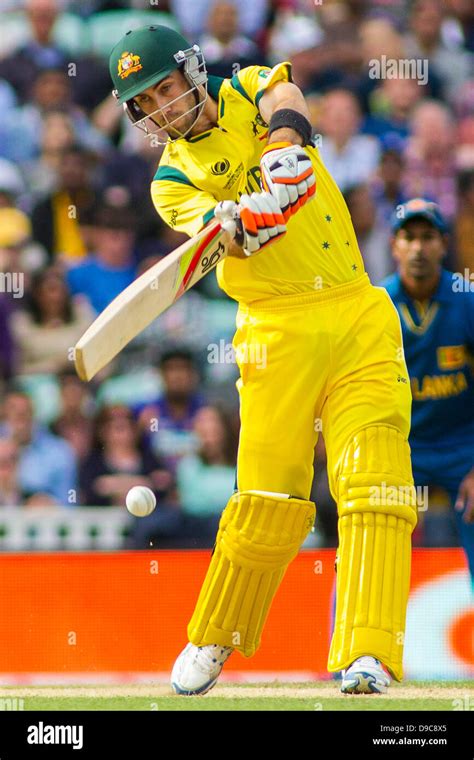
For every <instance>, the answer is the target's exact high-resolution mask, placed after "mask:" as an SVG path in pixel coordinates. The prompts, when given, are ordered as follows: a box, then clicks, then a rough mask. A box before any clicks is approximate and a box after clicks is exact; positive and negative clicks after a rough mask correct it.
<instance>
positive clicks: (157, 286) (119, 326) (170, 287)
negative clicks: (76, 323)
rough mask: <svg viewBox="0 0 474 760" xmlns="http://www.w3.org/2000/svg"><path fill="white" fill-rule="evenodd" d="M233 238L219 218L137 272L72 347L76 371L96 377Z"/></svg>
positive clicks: (212, 264) (209, 266)
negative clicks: (154, 262) (135, 277)
mask: <svg viewBox="0 0 474 760" xmlns="http://www.w3.org/2000/svg"><path fill="white" fill-rule="evenodd" d="M230 243H231V239H230V238H229V236H228V235H227V233H226V232H224V230H222V228H221V226H220V224H219V223H218V222H215V223H214V224H213V225H212V226H210V227H206V228H205V229H204V230H202V231H201V232H200V233H199V234H198V235H196V236H195V237H193V238H191V239H190V240H187V241H186V242H185V243H183V244H182V245H180V246H179V248H176V250H175V251H172V252H171V253H170V254H168V255H167V256H165V258H164V259H162V260H161V261H159V262H158V263H157V264H154V265H153V266H152V267H150V269H148V270H147V271H146V272H144V273H143V274H142V275H141V276H140V277H137V279H136V280H134V282H132V283H131V284H130V285H129V286H128V287H127V288H125V290H123V291H122V293H120V294H119V295H118V296H117V297H116V298H115V299H114V300H113V301H112V303H110V304H109V305H108V306H107V308H105V309H104V311H103V312H102V313H101V314H99V316H98V317H97V319H95V320H94V322H93V323H92V324H91V325H90V327H89V328H88V329H87V330H86V332H85V333H84V335H83V336H82V337H81V338H80V339H79V341H78V342H77V344H76V346H75V349H74V362H75V366H76V372H77V374H78V375H79V377H80V378H81V380H84V381H87V380H92V378H93V377H94V375H96V374H97V372H99V370H101V369H102V368H103V367H105V366H106V364H108V363H109V362H110V361H112V359H113V358H114V357H115V356H117V354H118V353H120V351H121V350H122V349H123V348H124V347H125V346H126V345H127V343H129V342H130V341H131V340H132V339H133V338H135V336H136V335H138V334H139V333H140V332H141V331H142V330H144V329H145V327H148V325H149V324H150V323H151V322H153V320H154V319H156V317H158V316H159V315H160V314H162V313H163V312H164V311H165V310H166V309H168V308H169V307H170V306H171V305H172V304H173V303H174V302H175V301H177V300H178V298H180V297H181V296H182V295H183V293H185V292H186V290H189V288H192V286H193V285H195V283H196V282H198V281H199V280H200V279H201V278H202V277H204V275H206V274H207V273H208V272H210V271H211V270H212V269H214V268H215V266H216V265H217V264H218V263H219V261H222V259H223V258H225V256H227V254H228V252H229V245H230Z"/></svg>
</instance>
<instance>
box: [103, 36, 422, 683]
mask: <svg viewBox="0 0 474 760" xmlns="http://www.w3.org/2000/svg"><path fill="white" fill-rule="evenodd" d="M110 72H111V76H112V79H113V82H114V86H115V95H116V97H117V99H118V100H119V102H120V103H122V104H123V106H124V109H125V110H126V112H127V114H128V116H129V117H130V119H131V120H132V122H133V123H134V124H135V125H136V126H137V127H138V128H139V129H141V130H143V131H144V133H145V134H146V135H148V136H149V137H150V139H151V140H152V142H154V143H155V144H158V143H159V142H160V141H161V142H163V140H164V139H165V138H166V145H165V148H164V151H163V154H162V158H161V161H160V164H159V167H158V170H157V172H156V175H155V178H154V180H153V182H152V186H151V193H152V197H153V201H154V203H155V206H156V209H157V211H158V213H159V214H160V216H161V217H162V218H163V219H164V221H165V222H167V223H168V224H169V225H170V226H171V227H173V228H174V229H176V230H179V231H183V232H186V233H187V234H188V235H190V236H194V235H196V234H197V233H198V232H199V231H200V230H201V229H202V228H203V227H205V226H206V225H207V224H209V222H210V221H211V220H212V221H213V222H214V220H218V221H219V222H220V224H221V226H222V227H223V228H224V229H225V230H226V231H227V232H228V233H229V235H230V236H231V237H232V238H233V243H232V247H231V250H230V255H228V256H227V257H226V258H225V259H223V261H221V262H220V263H219V264H218V267H217V277H218V281H219V284H220V286H221V287H222V288H223V290H224V291H225V292H226V293H227V294H228V295H229V296H230V297H231V298H233V299H235V300H236V301H238V303H239V309H238V314H237V330H236V334H235V337H234V342H233V345H234V348H235V352H236V357H237V363H238V366H239V370H240V377H239V379H238V381H237V389H238V392H239V396H240V417H241V432H240V441H239V451H238V458H237V479H236V486H237V489H236V491H235V492H234V493H233V494H232V495H230V498H229V501H228V503H227V506H226V507H225V509H224V511H223V513H222V516H221V520H220V525H219V529H218V533H217V537H216V542H215V547H214V551H213V553H212V557H211V560H210V564H209V568H208V571H207V574H206V577H205V579H204V583H203V586H202V589H201V592H200V594H199V598H198V600H197V603H196V607H195V610H194V612H193V615H192V618H191V620H190V622H189V625H188V638H189V643H188V645H187V646H186V647H185V649H184V650H183V651H182V653H181V654H180V655H179V657H178V659H177V661H176V663H175V665H174V668H173V672H172V676H171V682H172V687H173V689H174V691H175V692H176V693H178V694H183V695H194V694H204V693H206V692H207V691H209V689H211V688H212V687H213V686H214V684H215V683H216V681H217V678H218V676H219V673H220V672H221V669H222V667H223V665H224V663H225V661H226V659H227V658H228V657H229V656H230V655H231V654H232V652H234V651H235V650H237V651H238V652H240V653H241V654H242V655H243V656H245V657H251V656H252V655H253V654H254V653H255V652H256V650H257V649H258V647H259V645H260V640H261V636H262V630H263V627H264V625H265V621H266V618H267V616H268V612H269V609H270V606H271V604H272V600H273V598H274V596H275V594H276V592H277V589H278V587H279V585H280V583H281V582H282V579H283V576H284V575H285V572H286V569H287V567H288V565H289V564H290V562H291V561H292V560H293V559H294V557H295V556H296V555H297V553H298V550H299V548H300V546H301V544H302V543H303V541H304V539H305V538H306V536H307V534H308V532H309V531H310V530H311V528H312V526H313V523H314V519H315V505H314V503H313V502H311V501H309V494H310V488H311V482H312V476H313V467H312V464H313V451H314V447H315V444H316V442H317V438H318V434H319V430H322V431H323V434H324V440H325V443H326V447H327V454H328V472H329V482H330V487H331V491H332V494H333V496H334V499H335V500H336V502H337V505H338V519H339V539H340V541H339V548H338V559H337V606H336V619H335V627H334V633H333V637H332V642H331V647H330V653H329V661H328V669H329V670H330V671H332V672H335V671H341V670H342V671H344V674H343V680H342V687H341V688H342V691H343V692H353V693H357V692H367V693H372V692H383V691H385V690H386V689H387V686H388V685H389V683H390V676H392V677H393V678H395V679H397V680H400V679H401V678H402V654H403V635H404V627H405V614H406V605H407V599H408V591H409V580H410V560H411V533H412V531H413V528H414V526H415V524H416V519H417V516H416V499H415V493H414V487H413V478H412V471H411V461H410V449H409V445H408V434H409V428H410V405H411V394H410V384H409V381H408V374H407V369H406V365H405V361H404V359H403V351H402V336H401V330H400V321H399V317H398V314H397V312H396V309H395V307H394V306H393V305H392V303H391V301H390V298H389V296H388V294H387V293H386V291H385V290H384V289H382V288H374V287H373V286H372V285H371V283H370V281H369V279H368V276H367V274H366V273H365V272H364V265H363V261H362V257H361V254H360V251H359V248H358V246H357V241H356V237H355V234H354V230H353V227H352V223H351V219H350V216H349V213H348V210H347V207H346V205H345V202H344V200H343V198H342V195H341V193H340V191H339V189H338V187H337V185H336V184H335V182H334V180H333V179H332V178H331V176H330V175H329V173H328V171H327V170H326V169H325V167H324V164H323V163H322V161H321V158H320V155H319V153H318V151H317V150H316V149H315V147H314V146H313V144H312V141H311V137H312V129H311V125H310V122H309V121H308V109H307V107H306V103H305V100H304V98H303V96H302V94H301V92H300V90H299V89H298V87H296V85H295V84H293V82H292V80H291V65H290V64H289V63H281V64H278V65H276V66H275V67H274V68H272V69H270V68H266V67H262V66H250V67H248V68H245V69H242V70H241V71H239V72H238V73H237V74H236V75H235V76H233V77H232V78H229V79H220V78H217V77H213V76H208V75H207V73H206V68H205V62H204V59H203V56H202V54H201V51H200V49H199V47H198V46H197V45H191V44H190V43H189V42H188V41H187V40H185V39H184V38H183V37H182V36H181V35H179V34H178V33H176V32H175V31H172V30H170V29H168V28H167V27H163V26H150V27H145V28H141V29H137V30H134V31H132V32H128V33H127V34H126V35H125V36H124V37H123V38H122V39H121V40H120V41H119V42H118V44H117V45H116V46H115V47H114V49H113V51H112V53H111V56H110ZM256 346H260V347H262V346H264V347H265V356H266V362H265V364H264V366H262V363H261V362H260V363H259V364H258V365H257V363H256V362H255V361H252V357H253V356H255V354H256V353H258V355H261V352H256V351H255V350H254V351H252V350H251V349H252V347H256ZM374 487H375V488H379V487H380V488H382V487H385V488H386V489H387V488H388V490H389V491H390V493H391V494H392V497H391V499H390V500H387V502H388V503H386V504H384V503H383V499H382V500H380V499H379V500H378V499H374V498H373V496H372V495H373V493H374V490H373V489H374ZM394 491H395V492H396V493H400V499H397V498H393V492H394ZM412 493H413V496H412Z"/></svg>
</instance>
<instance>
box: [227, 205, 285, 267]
mask: <svg viewBox="0 0 474 760" xmlns="http://www.w3.org/2000/svg"><path fill="white" fill-rule="evenodd" d="M214 216H215V217H216V219H217V220H218V221H219V222H220V224H221V227H222V228H223V229H224V230H226V231H227V232H228V233H229V234H230V235H231V236H232V238H233V239H234V240H235V242H236V243H237V244H238V245H240V246H241V247H242V248H243V249H244V253H245V254H246V255H247V256H252V255H253V254H254V253H258V252H259V251H260V250H261V249H262V248H264V247H265V246H266V245H268V244H270V243H274V242H275V241H276V240H279V239H280V238H281V237H282V236H283V235H284V234H285V232H286V225H285V220H284V218H283V214H282V212H281V209H280V207H279V205H278V203H277V202H276V200H275V198H274V197H273V196H272V195H270V193H252V195H245V194H244V195H241V197H240V200H239V203H238V204H237V203H234V201H221V202H220V203H218V204H217V206H216V207H215V209H214Z"/></svg>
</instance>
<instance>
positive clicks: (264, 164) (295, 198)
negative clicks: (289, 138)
mask: <svg viewBox="0 0 474 760" xmlns="http://www.w3.org/2000/svg"><path fill="white" fill-rule="evenodd" d="M260 172H261V184H262V187H263V189H264V190H266V191H267V192H269V193H271V194H272V195H273V197H274V198H275V200H276V201H277V203H278V205H279V206H280V208H281V210H282V212H283V216H284V218H285V221H288V219H289V218H290V216H292V215H293V214H295V213H296V212H297V211H298V209H299V208H301V206H303V205H304V204H305V203H306V202H307V201H308V200H310V199H311V198H313V197H314V194H315V192H316V177H315V175H314V169H313V165H312V163H311V159H310V157H309V155H308V154H307V152H306V151H305V149H304V148H302V147H301V145H292V144H291V143H287V142H280V143H277V142H276V143H270V145H267V147H266V148H265V149H264V151H263V153H262V157H261V159H260Z"/></svg>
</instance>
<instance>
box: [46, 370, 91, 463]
mask: <svg viewBox="0 0 474 760" xmlns="http://www.w3.org/2000/svg"><path fill="white" fill-rule="evenodd" d="M58 382H59V392H60V402H59V415H58V417H57V419H56V420H55V421H54V423H53V424H52V425H51V428H52V430H53V433H55V434H56V435H59V436H61V438H64V439H65V440H66V441H68V443H70V444H71V446H72V448H73V449H74V451H75V453H76V457H77V461H78V464H79V465H81V464H82V462H83V461H84V460H85V459H86V457H87V456H89V454H90V451H91V447H92V442H93V422H92V417H93V414H94V409H95V403H94V400H93V398H92V394H91V393H90V391H89V388H88V386H86V385H85V383H83V382H81V381H80V380H79V378H78V376H77V374H76V373H75V372H74V370H73V369H66V370H64V371H63V372H61V373H60V374H59V376H58Z"/></svg>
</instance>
